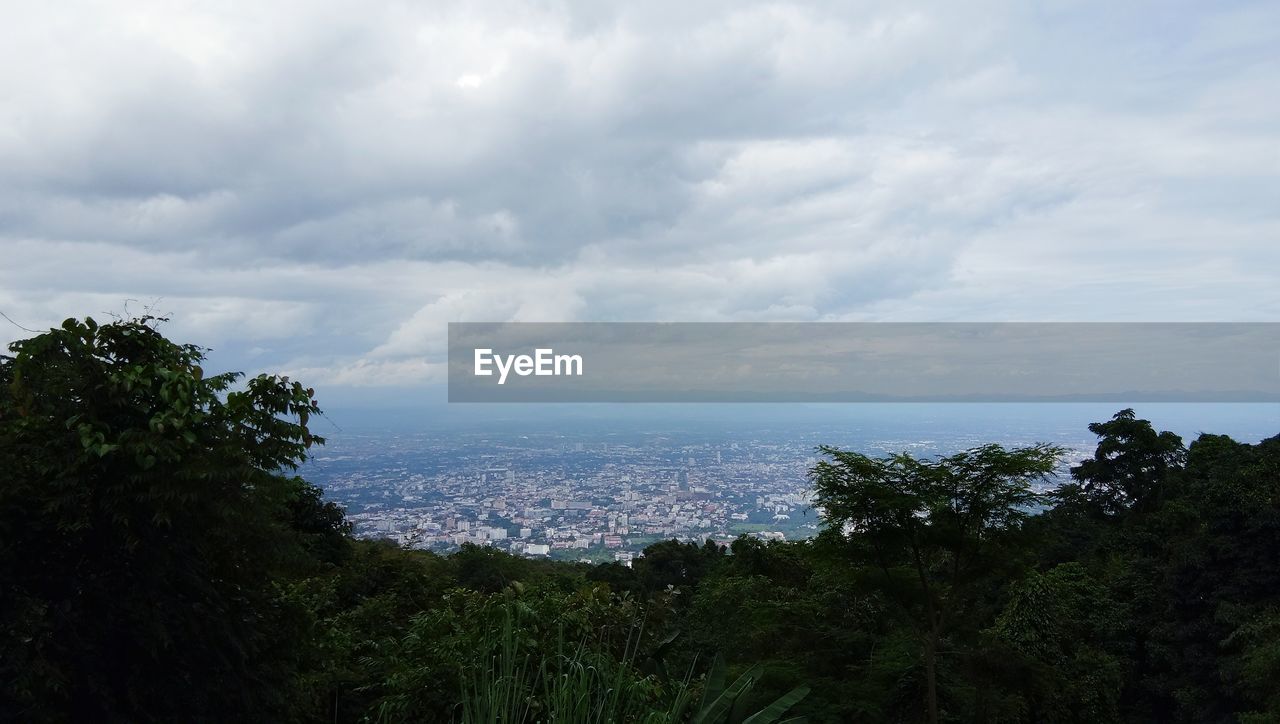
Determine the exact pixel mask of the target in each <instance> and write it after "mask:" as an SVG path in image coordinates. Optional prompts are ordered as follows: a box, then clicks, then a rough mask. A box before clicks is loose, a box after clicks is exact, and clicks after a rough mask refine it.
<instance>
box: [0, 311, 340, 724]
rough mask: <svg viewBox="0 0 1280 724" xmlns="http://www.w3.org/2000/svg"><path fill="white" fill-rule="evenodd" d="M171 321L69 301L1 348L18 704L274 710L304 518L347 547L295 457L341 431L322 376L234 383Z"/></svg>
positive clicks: (6, 606)
mask: <svg viewBox="0 0 1280 724" xmlns="http://www.w3.org/2000/svg"><path fill="white" fill-rule="evenodd" d="M157 321H158V320H154V319H139V320H127V321H118V322H114V323H111V324H105V325H99V324H97V323H96V322H94V320H92V319H86V320H84V321H77V320H73V319H68V320H67V321H66V322H64V323H63V324H62V326H61V327H59V328H56V329H51V330H49V331H48V332H46V333H44V334H40V335H37V336H35V337H33V338H31V339H26V340H22V341H19V342H15V343H14V344H12V345H11V346H10V350H11V352H12V353H13V356H11V357H4V358H2V359H0V470H2V471H3V476H4V480H3V485H0V571H3V575H2V576H0V591H2V593H3V595H0V621H3V622H4V626H2V627H0V682H3V683H0V686H2V687H3V688H2V689H0V711H9V712H16V713H17V714H16V715H17V716H18V718H21V719H23V720H26V721H43V720H68V719H69V720H76V721H123V720H129V721H141V720H169V721H177V720H183V721H197V720H209V719H215V720H232V719H235V720H249V719H264V718H273V717H274V716H276V715H277V714H279V713H280V712H281V710H282V708H283V706H284V705H285V700H286V695H285V693H286V692H287V691H288V689H289V684H290V679H291V674H292V672H291V669H290V667H289V665H288V660H289V656H290V651H291V650H292V649H293V648H294V646H293V642H294V641H295V640H296V634H297V632H296V631H295V630H293V629H292V627H291V625H290V623H289V620H290V618H289V616H288V613H289V612H288V610H287V609H286V608H284V607H283V605H282V603H281V601H280V600H279V598H278V596H276V595H275V590H276V589H275V586H274V585H273V580H272V579H273V577H274V576H277V575H280V574H282V573H284V572H285V570H286V569H287V567H288V566H289V565H291V563H296V562H297V560H298V559H299V557H300V556H302V555H304V554H303V551H304V550H305V548H306V542H305V540H303V539H300V538H299V536H298V535H297V534H295V533H294V531H292V530H291V527H290V526H291V525H292V524H300V525H301V527H302V528H304V529H305V531H306V533H305V535H304V539H309V541H310V543H311V544H318V541H319V540H321V539H325V538H326V537H329V538H328V542H326V543H324V544H323V546H322V547H326V548H328V549H329V553H328V554H327V555H329V557H334V556H335V551H336V550H337V547H340V545H337V546H335V544H334V540H333V538H332V537H331V536H337V537H338V538H339V539H340V538H341V537H342V534H343V532H344V529H343V527H342V523H341V521H340V517H339V516H337V515H336V512H335V511H334V510H332V509H329V508H326V507H325V506H323V505H321V504H320V502H319V497H318V495H317V494H316V491H315V490H314V489H313V488H310V487H309V486H307V485H306V484H305V483H303V482H302V481H301V480H300V479H299V478H296V477H293V476H291V475H289V474H287V473H288V471H290V470H292V469H294V468H296V467H297V466H298V464H299V463H300V462H301V461H302V460H303V459H304V457H305V455H306V450H307V448H308V447H310V446H311V445H312V444H315V443H319V442H323V441H322V440H321V439H320V438H318V437H316V436H314V435H313V434H312V433H311V431H310V429H309V428H308V422H309V421H310V420H311V419H313V418H314V417H315V416H316V415H317V414H318V413H319V409H318V407H317V406H316V403H315V401H314V399H313V398H312V393H311V391H310V390H307V389H305V388H303V387H302V386H301V385H299V384H298V383H296V382H290V381H289V380H288V379H287V378H281V377H272V376H266V375H263V376H259V377H256V378H253V379H251V380H248V381H247V382H246V383H245V384H244V385H243V387H240V388H237V389H233V385H234V384H235V383H236V380H237V377H238V376H237V375H235V374H221V375H206V374H205V373H204V370H203V369H202V368H201V363H202V361H203V350H201V349H200V348H198V347H195V346H192V345H181V344H175V343H173V342H170V341H169V340H167V339H165V337H164V336H163V335H161V334H160V332H159V331H157V329H156V322H157ZM273 712H274V714H273Z"/></svg>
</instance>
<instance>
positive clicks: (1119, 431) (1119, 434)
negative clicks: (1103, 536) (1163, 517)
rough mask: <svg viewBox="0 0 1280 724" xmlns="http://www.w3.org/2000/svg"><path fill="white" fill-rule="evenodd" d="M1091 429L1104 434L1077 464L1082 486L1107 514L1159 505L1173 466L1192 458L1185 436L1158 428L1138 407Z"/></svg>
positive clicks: (1073, 473)
mask: <svg viewBox="0 0 1280 724" xmlns="http://www.w3.org/2000/svg"><path fill="white" fill-rule="evenodd" d="M1089 431H1090V432H1092V433H1093V434H1095V435H1097V436H1098V447H1097V448H1096V450H1095V451H1094V454H1093V458H1092V459H1091V460H1084V461H1082V462H1081V463H1080V464H1079V465H1077V466H1075V467H1073V468H1071V477H1072V478H1074V479H1075V480H1076V482H1077V483H1078V485H1079V489H1078V490H1079V492H1080V493H1082V494H1083V495H1084V497H1085V498H1086V499H1087V500H1089V501H1090V502H1092V503H1094V504H1095V505H1097V506H1098V507H1099V508H1100V509H1101V510H1102V511H1103V512H1104V513H1107V514H1115V513H1119V512H1121V511H1124V510H1127V509H1134V510H1136V511H1139V512H1147V511H1150V510H1151V509H1153V508H1154V507H1156V506H1157V505H1159V502H1160V500H1161V499H1162V497H1163V495H1164V483H1165V480H1166V479H1167V478H1168V475H1169V473H1170V471H1172V470H1177V469H1179V468H1180V467H1181V466H1182V464H1183V463H1184V462H1185V461H1186V457H1187V451H1186V448H1184V447H1183V446H1182V438H1180V437H1178V436H1177V435H1176V434H1174V433H1172V432H1168V431H1165V432H1156V430H1155V428H1153V427H1152V426H1151V422H1150V421H1149V420H1140V419H1138V417H1137V416H1136V415H1135V414H1134V412H1133V410H1132V409H1124V410H1121V411H1120V412H1117V413H1116V414H1115V415H1114V416H1112V418H1111V419H1110V420H1108V421H1107V422H1094V423H1091V424H1090V425H1089ZM1070 492H1072V489H1070V488H1068V489H1066V490H1064V491H1063V493H1070Z"/></svg>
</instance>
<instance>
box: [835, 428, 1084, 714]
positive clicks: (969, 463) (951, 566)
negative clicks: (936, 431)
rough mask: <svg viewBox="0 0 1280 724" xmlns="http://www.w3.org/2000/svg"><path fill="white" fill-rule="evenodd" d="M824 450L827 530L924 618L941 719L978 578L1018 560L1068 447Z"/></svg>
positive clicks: (934, 708)
mask: <svg viewBox="0 0 1280 724" xmlns="http://www.w3.org/2000/svg"><path fill="white" fill-rule="evenodd" d="M819 450H820V451H821V452H822V453H823V454H825V455H827V456H828V457H830V458H831V459H830V460H823V461H820V462H818V463H817V464H816V465H815V466H814V468H813V469H812V470H811V472H810V477H811V478H812V480H813V483H814V487H815V491H816V493H817V503H818V506H819V507H820V508H821V509H822V510H823V512H824V523H825V535H827V536H834V537H837V538H840V539H843V540H844V541H846V542H847V543H848V544H849V545H850V547H851V549H852V550H853V551H854V553H855V554H856V555H857V556H858V557H859V558H861V559H862V561H861V562H864V563H865V564H867V565H869V566H871V567H873V568H874V569H875V570H877V571H878V572H879V576H878V581H879V585H880V587H881V589H882V590H883V591H884V592H885V594H886V595H887V596H888V597H889V598H890V599H891V600H892V601H893V603H894V605H895V606H896V607H897V609H898V610H899V611H900V612H901V613H902V614H904V615H906V617H907V618H908V619H909V620H910V621H911V622H912V624H913V625H914V628H915V630H916V632H917V635H918V636H919V640H920V642H921V644H922V648H923V663H924V669H925V671H924V681H925V709H926V715H927V717H928V720H929V721H930V722H937V721H938V720H939V705H938V656H939V653H940V647H941V645H942V643H943V642H944V640H945V639H946V636H947V635H948V633H949V631H950V629H951V627H952V626H954V625H955V623H956V622H957V620H958V619H959V618H962V617H964V616H965V615H966V613H971V609H972V607H973V605H974V604H975V603H976V600H977V592H976V584H977V583H978V582H979V581H980V580H982V579H983V578H986V577H989V576H992V575H996V574H998V572H999V571H1001V570H1002V569H1003V568H1004V567H1005V566H1007V565H1008V564H1009V563H1010V562H1011V561H1013V560H1014V559H1015V557H1014V556H1013V555H1012V553H1011V547H1012V546H1010V543H1011V542H1012V540H1013V538H1015V537H1016V533H1017V532H1018V531H1019V530H1020V528H1021V526H1022V524H1023V522H1024V521H1025V520H1026V518H1027V516H1028V515H1029V512H1030V510H1031V509H1032V507H1033V506H1035V505H1036V504H1038V503H1039V502H1040V501H1041V497H1040V496H1039V495H1038V494H1036V492H1035V491H1034V490H1033V489H1032V483H1034V482H1036V481H1039V480H1042V479H1044V478H1046V477H1047V476H1048V475H1049V474H1050V473H1051V472H1052V471H1053V469H1054V466H1055V464H1056V462H1057V460H1058V458H1059V456H1060V455H1061V452H1062V451H1061V450H1060V449H1059V448H1057V447H1054V446H1051V445H1036V446H1034V447H1026V448H1017V449H1013V450H1006V449H1004V448H1003V447H1001V446H999V445H986V446H983V447H978V448H974V449H971V450H966V451H964V452H961V453H958V454H955V455H950V456H946V457H939V458H937V459H936V460H932V461H931V460H918V459H916V458H914V457H912V456H911V455H908V454H906V453H902V454H898V455H891V456H887V457H881V458H871V457H868V456H866V455H862V454H860V453H855V452H846V451H842V450H839V449H837V448H834V447H827V446H824V447H821V448H819Z"/></svg>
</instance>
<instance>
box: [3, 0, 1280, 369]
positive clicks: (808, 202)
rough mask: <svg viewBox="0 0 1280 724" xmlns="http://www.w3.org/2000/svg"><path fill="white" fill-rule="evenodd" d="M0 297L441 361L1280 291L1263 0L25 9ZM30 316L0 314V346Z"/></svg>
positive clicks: (1082, 315)
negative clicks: (490, 338)
mask: <svg viewBox="0 0 1280 724" xmlns="http://www.w3.org/2000/svg"><path fill="white" fill-rule="evenodd" d="M8 18H9V21H8V22H6V23H5V24H4V25H3V26H0V97H3V98H5V99H6V100H5V102H4V103H3V104H0V311H5V312H6V313H7V314H9V315H10V316H12V317H14V319H15V320H17V321H19V322H20V323H23V324H26V325H28V326H38V325H47V324H52V323H56V322H57V321H58V320H60V319H61V318H63V317H67V316H73V315H84V314H94V315H98V316H102V315H103V313H104V312H107V311H116V312H118V311H121V310H122V309H123V307H124V304H125V300H126V299H134V300H139V301H138V302H134V303H131V304H130V308H131V309H136V308H137V306H138V305H141V304H146V303H150V302H152V301H153V300H158V301H157V304H158V309H159V310H160V311H166V312H169V313H171V314H172V315H173V316H174V321H173V323H172V329H173V331H174V334H175V336H181V337H183V338H184V339H189V340H191V341H196V342H200V343H203V344H206V345H209V346H211V347H214V348H215V352H216V354H217V355H218V356H217V361H218V362H220V363H224V364H225V365H226V366H229V367H237V368H252V369H253V370H257V369H289V370H294V371H295V372H296V373H297V374H299V375H304V376H306V377H308V378H314V379H316V380H317V382H319V383H322V384H330V385H393V386H395V385H420V384H427V383H430V382H432V381H435V380H438V379H439V371H440V369H441V368H440V367H439V364H440V362H441V360H442V350H443V347H442V345H443V341H444V333H445V326H446V324H447V323H448V322H450V321H464V320H466V321H479V320H492V321H504V320H527V321H538V320H546V321H556V320H569V319H579V320H613V319H618V320H623V319H628V320H719V319H725V320H729V319H733V320H750V319H760V320H776V319H805V320H810V319H813V320H824V319H893V320H907V319H913V320H915V319H939V320H964V319H1025V320H1035V319H1076V320H1105V319H1146V320H1159V319H1168V320H1214V319H1231V320H1258V319H1274V318H1275V317H1276V315H1277V313H1280V291H1277V290H1278V289H1280V284H1277V283H1276V281H1277V279H1276V278H1275V272H1274V270H1275V269H1277V268H1280V256H1278V255H1280V251H1277V249H1280V247H1277V245H1276V244H1275V240H1276V238H1277V236H1278V234H1280V217H1277V215H1276V212H1275V203H1274V201H1275V198H1277V194H1280V100H1277V98H1276V96H1275V94H1274V93H1273V92H1271V91H1272V89H1273V88H1274V87H1275V86H1276V84H1277V82H1280V54H1277V53H1276V51H1275V48H1277V47H1280V37H1278V36H1280V10H1277V8H1276V7H1275V6H1274V5H1273V4H1267V3H1262V2H1245V3H1240V4H1235V5H1233V6H1231V7H1224V8H1216V7H1212V6H1208V5H1206V6H1202V7H1199V8H1182V9H1178V10H1172V9H1169V8H1167V7H1165V6H1164V5H1161V4H1157V3H1138V4H1130V5H1126V6H1124V7H1123V8H1116V7H1114V6H1113V5H1110V4H1104V3H1100V2H1099V3H1083V4H1081V3H1060V4H1052V3H1051V4H1047V5H1039V6H1036V7H1035V8H1032V7H1031V6H1028V5H1026V4H1024V3H1014V2H1002V1H997V0H990V1H984V2H979V3H976V4H975V3H965V4H963V5H961V4H941V3H910V4H907V5H904V4H902V3H889V2H870V1H863V0H852V1H835V0H833V1H832V2H826V3H803V4H801V3H785V2H784V3H756V2H729V1H728V0H725V1H723V2H711V3H696V4H690V3H676V2H653V3H642V4H621V3H617V4H615V3H601V2H594V1H593V2H569V1H566V2H557V3H550V4H544V3H529V2H519V1H516V0H509V1H507V2H500V3H497V4H490V5H485V6H478V5H475V4H467V3H434V4H433V3H427V4H422V3H419V4H407V5H406V4H402V3H390V2H387V3H383V2H373V3H361V4H358V5H357V4H345V3H329V2H322V3H294V2H285V3H273V4H270V5H250V4H234V3H232V4H228V3H185V4H181V5H175V4H172V3H162V2H142V3H138V2H133V3H110V2H108V3H100V4H94V3H83V4H80V3H72V4H70V5H68V4H66V3H58V4H50V3H28V4H25V5H24V6H22V7H19V8H14V9H12V10H11V11H10V12H9V13H8ZM23 334H24V333H23V332H21V331H20V330H17V329H16V328H13V327H11V326H9V325H8V324H7V323H0V340H7V339H13V338H15V337H17V336H21V335H23Z"/></svg>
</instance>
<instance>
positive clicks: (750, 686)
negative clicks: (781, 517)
mask: <svg viewBox="0 0 1280 724" xmlns="http://www.w3.org/2000/svg"><path fill="white" fill-rule="evenodd" d="M156 326H157V325H156V320H150V319H140V320H127V321H118V322H114V323H111V324H104V325H99V324H97V323H95V322H94V321H93V320H84V321H78V320H68V321H67V322H66V323H64V324H63V325H62V327H60V328H58V329H54V330H50V331H49V332H47V333H44V334H40V335H38V336H35V337H33V338H31V339H27V340H23V341H20V342H17V343H15V344H14V345H13V346H12V347H11V356H7V357H0V720H4V721H22V722H61V721H93V722H125V721H128V722H151V721H164V722H178V721H183V722H187V721H191V722H197V721H218V722H223V721H228V722H229V721H236V722H238V721H252V722H312V721H315V722H361V721H388V722H399V721H427V722H431V721H463V722H507V723H510V724H517V723H521V722H619V721H625V722H655V723H656V722H697V723H699V724H714V723H724V722H735V723H736V722H742V723H746V724H764V723H766V722H778V721H786V720H790V719H792V718H795V717H804V718H805V719H807V720H808V721H810V722H851V721H865V722H915V721H929V722H941V721H947V722H1120V721H1124V722H1150V721H1170V722H1235V721H1239V722H1253V723H1261V722H1274V721H1280V686H1277V684H1276V682H1277V681H1280V437H1274V438H1271V439H1268V440H1265V441H1263V442H1261V443H1259V444H1256V445H1249V444H1244V443H1240V442H1236V441H1234V440H1231V439H1230V438H1227V437H1224V436H1220V435H1212V434H1202V435H1200V436H1199V437H1198V438H1197V439H1195V440H1193V441H1190V443H1189V444H1184V441H1183V440H1181V439H1180V438H1179V437H1178V436H1176V435H1173V434H1172V433H1168V432H1159V431H1157V430H1155V429H1153V428H1152V426H1151V424H1150V423H1149V422H1147V421H1145V420H1141V419H1138V418H1137V417H1136V416H1135V415H1134V413H1133V412H1132V411H1130V410H1122V411H1120V412H1119V413H1117V414H1116V415H1115V416H1114V417H1113V418H1111V419H1110V420H1106V421H1102V422H1099V423H1096V424H1094V425H1092V426H1090V429H1091V430H1092V431H1093V432H1094V433H1095V434H1096V435H1097V438H1098V446H1097V451H1096V453H1095V454H1094V456H1093V457H1092V458H1090V459H1087V460H1084V461H1073V462H1075V463H1076V464H1075V465H1074V466H1073V467H1072V476H1071V479H1070V480H1069V481H1067V482H1066V483H1065V484H1062V485H1060V486H1059V487H1057V488H1056V489H1055V490H1054V491H1053V493H1052V494H1051V495H1048V496H1041V495H1038V494H1037V493H1036V492H1035V491H1036V490H1037V489H1040V488H1039V486H1038V485H1037V483H1039V482H1040V481H1041V480H1044V479H1046V476H1047V475H1049V474H1050V472H1051V471H1052V470H1053V469H1054V467H1055V465H1056V464H1057V462H1058V461H1059V460H1060V457H1061V455H1062V451H1061V450H1059V449H1057V448H1055V447H1053V446H1051V445H1038V446H1033V447H1027V448H1018V449H1006V448H1004V447H1001V446H998V445H987V446H981V447H977V448H975V449H973V450H969V451H965V452H962V453H959V454H956V455H951V456H947V457H941V458H934V459H917V458H914V457H912V456H909V455H905V454H904V455H897V456H889V457H883V458H872V457H867V456H864V455H861V454H858V453H856V452H853V451H846V450H839V449H835V448H822V449H821V452H822V461H821V462H819V463H818V464H817V465H816V466H815V467H814V469H813V470H812V472H811V482H812V484H813V486H814V489H815V493H816V495H817V498H818V502H819V505H820V507H821V508H822V509H823V510H824V511H825V518H824V520H825V527H824V530H823V533H822V534H821V535H819V536H818V537H817V538H815V539H813V540H810V541H798V542H786V543H783V542H770V543H764V542H761V541H758V540H755V539H752V538H749V537H743V538H739V539H738V540H737V541H735V542H734V543H733V544H732V545H731V546H729V547H728V548H723V547H718V546H716V545H715V544H712V543H707V544H705V545H694V544H688V543H679V542H675V541H666V542H659V543H655V544H654V545H651V546H650V547H649V548H648V549H647V550H646V551H645V555H644V556H643V557H642V558H639V559H638V560H637V561H636V562H635V565H634V567H631V568H627V567H623V566H621V565H618V564H605V565H594V566H592V565H586V564H571V563H556V562H551V561H542V560H527V559H522V558H517V557H513V556H510V555H506V554H503V553H500V552H496V551H493V550H490V549H486V548H478V547H474V546H464V547H463V549H462V550H461V551H460V552H458V553H455V554H453V555H449V556H439V555H434V554H431V553H427V552H420V551H410V550H402V549H400V548H398V547H396V546H394V545H390V544H388V543H385V542H378V541H367V540H356V539H353V538H352V537H351V535H350V529H349V526H348V524H347V523H346V522H345V521H344V519H343V515H342V511H341V510H340V509H339V508H337V507H336V506H334V505H333V504H331V503H329V502H326V501H325V500H324V498H323V496H322V493H321V491H320V490H318V489H317V488H316V487H314V486H312V485H310V484H308V483H307V482H306V481H305V480H303V479H301V478H300V477H298V476H297V474H296V471H297V468H298V466H299V464H300V463H302V462H303V461H304V459H305V457H306V455H307V450H308V448H310V447H312V446H313V445H318V444H323V442H324V441H323V440H322V439H321V438H319V437H317V436H315V434H314V433H313V432H312V427H311V425H312V422H313V421H314V420H315V419H316V417H317V416H318V415H319V414H320V409H319V407H318V405H317V403H316V401H315V399H314V394H313V392H312V391H311V390H309V389H307V388H305V387H303V385H302V384H300V383H298V382H296V381H292V380H289V379H287V378H281V377H273V376H260V377H256V378H252V379H247V380H245V379H242V378H240V377H239V376H236V375H230V374H221V375H217V374H208V373H206V372H205V371H204V370H203V369H202V367H201V364H202V363H203V361H204V359H203V350H201V349H200V348H198V347H194V346H189V345H179V344H175V343H173V342H171V341H169V340H168V339H166V338H165V337H164V336H163V335H162V334H161V333H160V332H159V331H158V330H157V328H156ZM1031 511H1043V512H1040V513H1036V514H1033V513H1032V512H1031Z"/></svg>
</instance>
